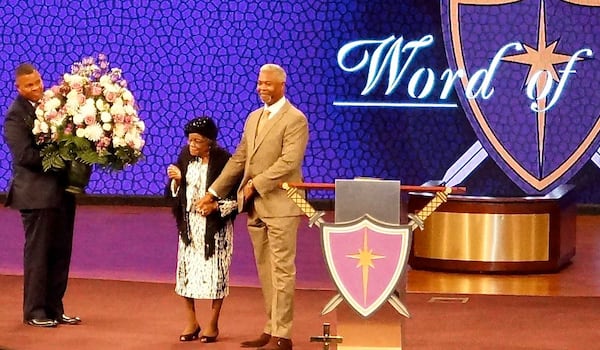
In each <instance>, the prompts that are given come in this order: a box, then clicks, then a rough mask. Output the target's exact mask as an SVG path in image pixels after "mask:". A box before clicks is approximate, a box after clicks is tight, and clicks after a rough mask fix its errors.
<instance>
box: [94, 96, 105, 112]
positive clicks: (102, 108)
mask: <svg viewBox="0 0 600 350" xmlns="http://www.w3.org/2000/svg"><path fill="white" fill-rule="evenodd" d="M96 109H98V110H99V111H101V112H103V111H106V110H107V109H108V106H107V105H106V103H104V101H103V100H101V99H98V100H96Z"/></svg>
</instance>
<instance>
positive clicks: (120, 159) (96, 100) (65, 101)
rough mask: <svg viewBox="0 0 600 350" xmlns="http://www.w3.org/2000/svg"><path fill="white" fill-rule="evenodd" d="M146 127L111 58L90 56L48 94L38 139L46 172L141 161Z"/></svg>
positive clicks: (121, 165) (36, 127)
mask: <svg viewBox="0 0 600 350" xmlns="http://www.w3.org/2000/svg"><path fill="white" fill-rule="evenodd" d="M144 129H145V126H144V122H143V121H142V120H140V118H139V117H138V112H137V106H136V103H135V99H134V97H133V94H132V93H131V91H129V89H128V88H127V82H126V81H125V79H123V77H122V76H121V70H120V69H119V68H109V62H108V59H107V57H106V55H103V54H100V55H98V58H97V59H95V58H93V57H86V58H84V59H83V60H82V61H81V62H76V63H74V64H73V65H72V67H71V73H70V74H69V73H67V74H64V75H63V78H62V81H61V82H60V83H59V84H57V85H54V86H52V88H50V89H48V90H46V91H45V92H44V97H43V98H42V100H41V101H40V103H39V105H38V106H37V109H36V119H35V121H34V125H33V134H34V135H35V136H36V138H37V143H38V144H39V145H41V146H42V149H41V152H40V153H41V156H42V165H43V168H44V170H45V171H48V170H51V169H54V170H60V169H65V168H66V169H69V167H70V166H71V164H73V163H83V164H87V165H92V164H98V165H100V166H102V167H105V168H110V169H115V170H120V169H123V168H124V167H125V166H126V165H129V164H134V163H136V162H137V161H138V160H139V159H140V158H141V157H142V148H143V146H144V139H143V138H142V134H143V132H144Z"/></svg>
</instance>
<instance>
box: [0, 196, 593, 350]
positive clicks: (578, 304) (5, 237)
mask: <svg viewBox="0 0 600 350" xmlns="http://www.w3.org/2000/svg"><path fill="white" fill-rule="evenodd" d="M325 219H326V220H328V221H329V220H332V218H331V217H330V216H329V215H328V216H326V217H325ZM0 222H1V223H2V227H1V228H0V241H1V242H2V244H1V245H0V285H1V286H2V293H0V301H1V303H0V308H1V309H2V310H3V312H2V313H0V349H2V346H5V347H7V348H8V349H11V350H15V349H21V350H22V349H38V348H45V349H65V348H85V349H106V348H122V349H164V348H172V349H177V348H183V347H186V348H189V347H190V346H193V345H189V344H180V343H179V342H178V341H177V335H178V334H179V331H180V330H181V329H182V327H183V325H182V322H181V314H180V311H181V310H180V308H179V307H180V305H181V303H180V299H179V298H178V297H177V296H176V295H175V294H174V293H173V283H174V271H175V256H176V243H177V236H176V231H175V226H174V222H173V219H172V218H171V216H170V211H169V209H168V208H162V207H138V206H116V207H111V206H80V207H79V208H78V212H77V217H76V229H75V230H76V234H75V239H74V250H73V259H72V271H71V277H72V280H71V282H70V285H69V290H68V291H67V296H66V300H65V301H66V303H67V312H71V313H76V314H79V315H80V316H82V317H84V318H85V320H86V322H85V324H84V325H82V326H81V327H80V328H75V329H69V328H68V327H59V329H56V330H43V329H34V328H33V327H27V326H24V325H22V324H21V322H20V317H21V313H20V304H21V297H22V295H21V294H22V290H21V283H22V278H21V276H20V275H21V274H22V246H23V233H22V228H21V223H20V217H19V215H18V213H17V212H16V211H12V210H9V209H6V208H2V209H0ZM599 226H600V216H594V215H580V216H578V217H577V253H576V256H575V257H574V259H573V261H572V264H571V265H569V266H567V267H566V268H565V269H563V270H562V271H561V272H560V273H555V274H542V275H483V274H454V273H440V272H430V271H417V270H409V272H408V287H407V289H408V291H409V296H408V301H409V304H408V307H409V310H410V311H411V313H413V316H414V318H413V319H411V320H412V321H411V320H408V326H407V327H409V328H407V332H411V331H410V327H413V328H412V329H413V330H418V334H421V333H424V334H427V333H428V331H427V330H428V329H429V330H430V331H431V332H432V333H431V334H430V335H428V336H429V337H432V336H433V337H434V340H430V341H428V340H427V337H422V336H421V335H412V336H411V339H408V340H407V345H409V344H411V347H407V349H439V348H440V347H439V346H440V345H441V344H443V345H444V346H443V348H444V349H489V348H497V347H494V346H493V345H494V344H495V345H496V346H497V345H500V344H504V345H509V344H513V343H502V338H501V337H500V338H498V339H497V340H493V339H494V338H493V337H492V336H491V335H490V334H492V333H493V331H494V330H496V329H500V328H498V327H499V326H498V325H497V324H496V323H497V322H498V320H497V319H496V320H495V319H494V317H495V316H493V313H494V312H496V311H490V310H488V314H480V313H477V312H475V311H474V310H473V309H468V308H463V309H459V310H455V311H456V312H457V314H456V315H455V316H452V314H448V312H450V311H451V310H441V309H439V310H440V311H436V310H430V309H426V308H425V309H423V308H422V305H421V306H420V305H419V304H416V303H417V301H415V300H417V299H418V300H420V299H419V298H418V295H423V296H429V295H430V294H431V295H442V296H455V295H470V296H471V297H472V298H473V300H474V299H475V297H479V296H480V295H481V294H484V295H492V296H493V295H497V296H503V295H512V296H546V297H569V298H535V299H523V298H516V299H495V300H492V301H491V303H492V304H494V303H496V304H498V306H499V307H500V308H502V311H498V314H499V315H500V314H502V315H505V316H502V317H505V318H501V319H500V320H502V322H505V323H507V325H505V327H506V328H505V329H503V330H502V332H505V331H507V332H517V331H518V333H519V334H524V332H523V331H522V329H525V330H530V331H531V332H532V333H534V332H538V331H540V329H542V331H543V330H544V329H546V328H548V329H549V330H550V329H554V330H556V329H557V327H558V326H560V327H563V326H561V325H564V323H561V325H559V324H557V323H556V322H554V321H550V319H553V317H554V318H555V317H558V319H556V320H558V321H561V322H575V321H572V320H571V318H570V316H569V315H571V314H577V313H581V310H587V309H588V308H593V309H596V306H595V305H596V304H595V303H596V302H597V300H596V299H595V298H582V297H600V234H598V232H597V227H599ZM234 236H235V238H234V240H235V241H234V259H233V263H232V270H231V282H232V286H234V287H233V288H232V295H231V300H230V301H228V303H229V304H226V305H227V306H226V308H225V311H224V314H223V326H222V328H223V329H222V334H223V337H222V341H221V342H219V343H217V344H213V345H206V346H211V348H212V349H232V348H237V344H238V343H239V341H241V340H244V339H246V338H247V337H248V336H250V337H252V336H254V335H256V334H258V333H259V332H260V331H261V330H260V329H258V328H259V327H260V325H261V324H262V322H263V320H264V316H263V315H262V314H261V311H260V310H261V298H260V290H259V289H258V288H255V287H257V285H258V283H257V279H256V270H255V267H254V262H253V258H252V250H251V247H250V242H249V239H248V236H247V233H246V229H245V216H244V215H240V216H239V217H238V219H237V221H236V226H235V235H234ZM297 265H298V273H297V277H298V288H299V289H300V290H299V292H298V300H297V304H296V310H297V317H296V329H297V331H296V333H295V335H294V339H295V349H322V345H317V344H311V343H309V342H308V338H309V336H310V335H318V334H320V333H321V330H322V328H321V327H322V326H321V325H322V323H323V322H329V321H333V322H334V321H335V320H334V319H332V318H331V317H333V314H330V315H329V316H325V317H321V316H319V313H320V310H321V308H322V307H323V306H324V304H325V303H326V302H327V301H328V300H329V298H331V296H333V295H334V294H335V292H334V286H333V284H332V282H331V280H330V278H329V274H328V272H327V269H326V266H325V264H324V262H323V258H322V252H321V244H320V238H319V231H318V229H317V228H309V227H308V225H307V222H306V221H304V222H303V223H302V224H301V229H300V232H299V236H298V258H297ZM477 295H478V296H477ZM571 297H573V298H571ZM248 300H250V301H251V302H250V303H248ZM411 300H412V301H411ZM489 300H491V299H489ZM523 300H525V301H527V300H531V301H532V307H533V308H532V309H531V310H530V311H531V314H532V315H533V314H536V315H538V314H539V315H542V317H541V318H536V317H538V316H535V317H534V316H531V317H530V318H529V319H527V320H519V319H517V318H514V317H512V316H510V315H511V314H512V315H521V318H523V317H525V318H527V316H523V315H526V314H523V313H521V311H520V309H521V308H523V307H524V306H523V305H527V304H528V303H527V302H523ZM534 301H535V302H534ZM556 301H564V302H565V304H560V303H558V304H557V303H555V302H556ZM411 303H412V304H411ZM592 304H593V305H592ZM470 305H473V304H470ZM556 305H563V306H562V309H561V308H560V306H558V309H554V308H556V307H557V306H556ZM564 305H567V306H564ZM582 305H583V306H582ZM586 305H587V306H586ZM590 305H592V306H590ZM239 308H241V309H239ZM246 308H249V310H246ZM411 308H412V310H411ZM200 309H201V308H200ZM200 309H199V310H200ZM238 309H239V310H238ZM242 309H243V310H245V311H244V312H243V313H240V312H239V311H240V310H242ZM414 310H429V311H417V312H425V313H426V315H424V314H421V315H418V314H416V315H415V314H414V312H413V311H414ZM469 310H470V311H469ZM507 310H508V311H509V312H508V313H506V311H507ZM553 310H554V311H553ZM556 310H559V311H558V314H557V311H556ZM490 312H491V313H492V314H490ZM486 315H487V316H486ZM460 317H467V318H466V319H464V320H463V319H460ZM586 317H587V316H586ZM590 317H592V316H590ZM544 318H548V319H549V321H548V322H543V320H544ZM423 320H425V321H426V322H425V323H423V324H421V321H423ZM587 321H590V320H589V319H588V320H587ZM598 321H600V320H594V321H593V322H590V323H588V324H596V323H597V322H598ZM411 322H412V326H411ZM461 322H472V324H473V325H476V324H479V326H478V327H481V330H482V332H483V333H481V334H482V335H480V336H478V335H477V334H479V333H476V332H471V331H469V332H467V333H468V334H471V333H472V335H469V337H471V338H468V337H466V336H465V338H463V339H461V338H460V337H461V336H460V334H463V333H464V332H465V329H464V328H463V327H462V326H464V325H463V324H461ZM511 323H512V326H511V325H510V324H511ZM542 323H543V324H542ZM457 324H458V325H457ZM421 326H423V328H421ZM459 326H460V327H459ZM572 326H573V325H572V324H571V323H568V329H571V327H572ZM439 327H444V328H443V332H442V333H439V334H438V335H436V332H435V329H441V328H439ZM453 327H454V328H456V329H454V328H453ZM578 327H579V326H578ZM461 329H462V330H461ZM454 332H456V333H454ZM461 332H463V333H461ZM486 332H488V333H489V334H488V335H487V336H484V335H485V334H487V333H486ZM574 332H575V333H574ZM591 332H595V329H594V328H593V327H590V328H585V327H580V328H577V330H576V331H569V332H567V333H568V334H565V332H564V331H561V332H555V333H551V332H550V331H549V333H548V334H549V335H547V336H546V338H543V337H542V338H536V337H533V338H530V337H525V336H523V337H524V338H523V339H522V340H523V343H522V345H523V346H524V347H519V348H522V349H563V348H586V347H578V346H577V345H576V343H570V345H572V346H567V347H561V346H558V347H555V346H551V345H548V344H551V343H550V342H547V340H548V339H550V340H553V341H555V344H569V342H572V341H573V340H578V339H579V340H581V343H579V344H580V345H582V346H583V344H586V342H589V341H590V339H591V338H590V337H591V334H592V333H591ZM467 333H465V334H467ZM407 334H409V333H407ZM504 334H506V333H504ZM551 334H553V335H551ZM453 337H454V338H456V337H458V340H456V339H455V340H451V339H453ZM486 339H487V340H486ZM592 339H593V337H592ZM492 340H493V341H492ZM506 341H508V340H506ZM494 342H495V343H494ZM82 344H84V345H82ZM116 344H119V346H116ZM515 344H516V343H514V344H513V345H515ZM535 344H538V345H539V346H536V345H535ZM197 345H200V344H197ZM115 346H116V347H115ZM490 346H491V347H490ZM500 348H506V347H500ZM508 348H511V347H508ZM512 348H514V347H512ZM587 348H589V347H587Z"/></svg>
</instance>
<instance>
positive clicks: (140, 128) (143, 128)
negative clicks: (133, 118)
mask: <svg viewBox="0 0 600 350" xmlns="http://www.w3.org/2000/svg"><path fill="white" fill-rule="evenodd" d="M136 125H137V128H138V129H139V130H140V132H144V130H146V124H144V122H143V121H141V120H138V122H137V123H136Z"/></svg>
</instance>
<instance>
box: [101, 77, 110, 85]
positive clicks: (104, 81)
mask: <svg viewBox="0 0 600 350" xmlns="http://www.w3.org/2000/svg"><path fill="white" fill-rule="evenodd" d="M100 85H102V86H103V87H106V86H109V85H112V81H111V79H110V77H109V76H108V75H103V76H101V77H100Z"/></svg>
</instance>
